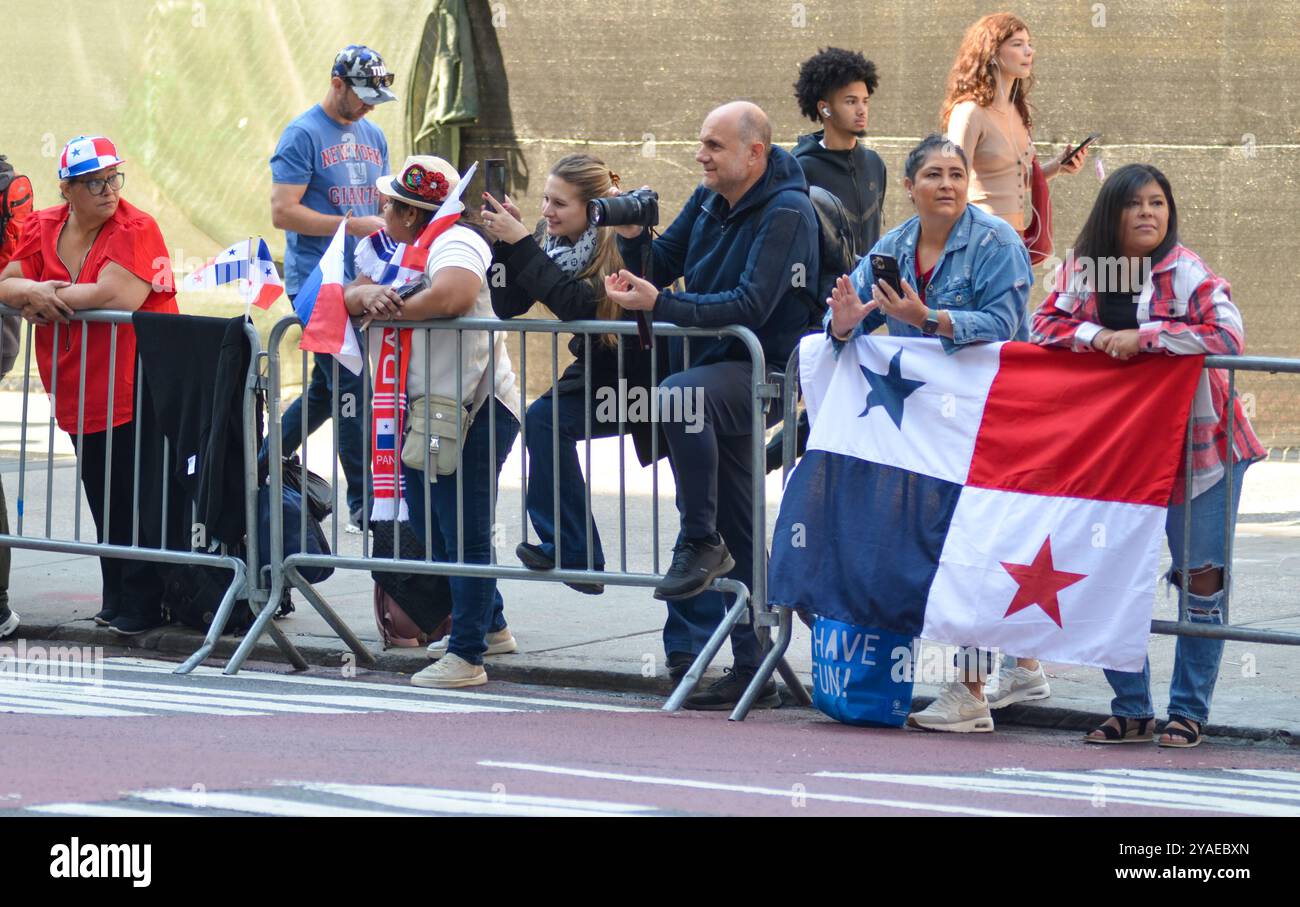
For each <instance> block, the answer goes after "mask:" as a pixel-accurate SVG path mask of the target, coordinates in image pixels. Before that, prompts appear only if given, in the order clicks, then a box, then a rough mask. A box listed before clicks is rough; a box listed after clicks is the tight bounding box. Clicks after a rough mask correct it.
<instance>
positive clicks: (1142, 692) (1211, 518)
mask: <svg viewBox="0 0 1300 907" xmlns="http://www.w3.org/2000/svg"><path fill="white" fill-rule="evenodd" d="M1249 465H1250V464H1249V463H1247V462H1241V461H1238V462H1236V463H1234V464H1233V466H1232V473H1233V479H1232V482H1233V485H1232V501H1231V509H1230V510H1229V501H1228V483H1227V480H1226V476H1225V478H1224V479H1221V480H1220V481H1219V483H1218V484H1217V485H1215V486H1214V487H1212V488H1209V489H1207V490H1206V491H1204V492H1202V493H1201V494H1200V495H1199V496H1198V497H1195V498H1193V499H1192V502H1191V508H1192V536H1191V550H1190V551H1189V552H1184V551H1183V514H1184V510H1185V508H1186V507H1187V505H1186V504H1178V505H1172V504H1171V505H1170V507H1169V515H1168V517H1167V518H1166V520H1165V537H1166V538H1167V539H1168V540H1169V555H1170V558H1171V559H1172V561H1173V565H1172V567H1171V569H1170V571H1169V573H1168V574H1167V575H1166V579H1168V580H1169V582H1170V583H1171V584H1174V583H1176V582H1177V578H1176V576H1175V573H1176V571H1180V570H1182V569H1184V568H1185V567H1190V569H1191V570H1192V571H1193V572H1195V571H1196V570H1197V569H1199V568H1202V567H1220V568H1222V567H1223V565H1224V564H1223V562H1224V559H1225V555H1226V552H1225V551H1224V547H1223V521H1224V517H1225V513H1226V514H1227V515H1229V516H1230V517H1231V519H1232V525H1233V528H1234V530H1235V528H1236V525H1237V505H1238V503H1239V502H1240V500H1241V480H1242V478H1243V477H1244V476H1245V474H1246V467H1247V466H1249ZM1180 481H1181V478H1180ZM1175 591H1176V586H1175ZM1222 604H1223V589H1222V588H1220V589H1219V591H1218V592H1216V593H1214V594H1213V595H1210V596H1204V595H1193V594H1192V593H1191V592H1190V591H1189V592H1188V593H1187V620H1188V621H1190V622H1192V623H1197V624H1222V623H1223V612H1222V610H1221V606H1222ZM1222 657H1223V640H1221V639H1206V638H1204V637H1198V636H1179V637H1178V642H1177V643H1176V645H1175V648H1174V674H1173V677H1172V678H1171V679H1170V681H1169V717H1170V718H1190V719H1192V720H1193V721H1195V722H1196V723H1197V724H1198V725H1204V724H1205V720H1206V719H1207V718H1209V717H1210V697H1211V696H1213V695H1214V683H1215V681H1216V680H1218V679H1219V660H1220V659H1221V658H1222ZM1106 679H1107V680H1108V681H1110V686H1111V689H1113V690H1114V691H1115V698H1114V699H1113V700H1111V704H1110V711H1111V714H1112V715H1118V716H1119V717H1121V718H1139V719H1140V718H1154V717H1155V708H1154V706H1153V705H1152V703H1151V661H1150V659H1148V660H1147V663H1146V664H1145V665H1144V666H1143V668H1142V670H1141V671H1134V672H1129V671H1106Z"/></svg>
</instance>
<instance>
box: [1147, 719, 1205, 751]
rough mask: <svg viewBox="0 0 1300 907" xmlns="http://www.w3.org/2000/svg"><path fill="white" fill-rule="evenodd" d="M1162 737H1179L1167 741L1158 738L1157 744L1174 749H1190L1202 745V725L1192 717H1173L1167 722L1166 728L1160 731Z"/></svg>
mask: <svg viewBox="0 0 1300 907" xmlns="http://www.w3.org/2000/svg"><path fill="white" fill-rule="evenodd" d="M1160 736H1161V737H1165V736H1169V737H1175V738H1179V739H1177V740H1174V741H1170V742H1168V743H1166V742H1165V741H1164V740H1157V741H1156V745H1157V746H1167V747H1172V748H1174V749H1188V748H1190V747H1193V746H1200V745H1201V725H1200V722H1198V721H1193V720H1192V719H1190V718H1183V717H1181V716H1179V717H1171V718H1170V719H1169V720H1168V721H1166V722H1165V727H1164V730H1162V731H1161V732H1160Z"/></svg>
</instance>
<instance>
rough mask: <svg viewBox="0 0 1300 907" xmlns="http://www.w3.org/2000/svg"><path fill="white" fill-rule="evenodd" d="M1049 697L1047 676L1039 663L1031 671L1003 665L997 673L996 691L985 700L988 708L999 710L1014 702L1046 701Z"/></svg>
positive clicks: (1050, 693)
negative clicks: (987, 702)
mask: <svg viewBox="0 0 1300 907" xmlns="http://www.w3.org/2000/svg"><path fill="white" fill-rule="evenodd" d="M1051 695H1052V688H1051V686H1050V685H1049V684H1048V683H1047V675H1046V674H1045V673H1043V663H1042V662H1041V661H1040V662H1039V663H1038V667H1037V668H1035V669H1034V670H1032V671H1031V670H1029V669H1028V668H1021V667H1007V666H1006V665H1003V666H1002V669H1001V670H1000V671H999V672H998V688H997V690H996V691H995V692H993V693H987V694H986V698H987V699H988V701H989V708H991V709H1001V708H1005V707H1006V706H1009V705H1011V704H1013V703H1016V702H1030V701H1032V700H1035V699H1046V698H1047V697H1048V696H1051Z"/></svg>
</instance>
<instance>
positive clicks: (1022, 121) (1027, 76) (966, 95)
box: [939, 13, 1088, 235]
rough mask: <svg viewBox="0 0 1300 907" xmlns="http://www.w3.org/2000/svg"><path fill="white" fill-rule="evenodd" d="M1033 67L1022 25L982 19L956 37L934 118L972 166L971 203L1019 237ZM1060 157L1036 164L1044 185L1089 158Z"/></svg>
mask: <svg viewBox="0 0 1300 907" xmlns="http://www.w3.org/2000/svg"><path fill="white" fill-rule="evenodd" d="M1033 66H1034V48H1033V45H1031V44H1030V43H1029V28H1028V26H1026V25H1025V23H1024V22H1023V21H1022V20H1021V19H1020V18H1019V17H1017V16H1014V15H1012V14H1011V13H994V14H993V15H989V16H985V17H984V18H982V19H980V20H979V21H978V22H976V23H975V24H974V25H972V26H971V27H970V28H968V29H967V30H966V35H965V37H963V38H962V41H961V47H959V48H958V49H957V59H956V61H955V62H954V63H953V65H952V70H951V71H950V72H949V73H948V87H947V95H946V96H945V97H944V101H943V111H942V113H941V114H940V117H939V127H940V128H941V129H943V130H944V131H946V132H947V135H948V138H949V139H951V140H952V141H953V142H954V143H955V144H957V145H960V146H961V147H962V150H964V151H965V152H966V158H967V160H969V161H970V189H969V193H968V200H969V201H970V203H971V204H972V205H975V206H976V207H977V208H981V209H982V210H984V211H987V212H988V213H989V214H994V215H997V216H998V217H1000V218H1002V219H1003V220H1005V221H1007V222H1008V223H1010V224H1011V226H1013V227H1015V228H1016V230H1017V231H1018V232H1019V233H1021V234H1022V235H1023V234H1024V232H1025V228H1026V227H1027V226H1029V222H1030V220H1031V217H1030V215H1031V212H1032V210H1033V207H1032V197H1031V194H1030V176H1031V173H1032V170H1033V163H1034V142H1033V135H1032V130H1033V117H1032V114H1031V113H1030V106H1029V90H1030V89H1031V88H1032V87H1033V85H1034V75H1033ZM1066 150H1067V151H1068V150H1069V149H1066ZM1064 155H1065V152H1062V153H1061V155H1060V156H1058V157H1055V158H1053V159H1052V160H1050V161H1046V162H1045V163H1043V164H1041V166H1042V169H1043V175H1044V176H1045V177H1047V178H1048V179H1049V180H1050V179H1052V178H1053V177H1055V176H1057V175H1058V174H1059V173H1060V172H1061V171H1062V170H1064V171H1065V172H1066V173H1078V172H1079V168H1080V167H1082V166H1083V161H1084V158H1086V157H1087V155H1088V152H1087V150H1086V149H1085V150H1084V151H1081V152H1079V153H1078V154H1075V155H1073V156H1072V157H1071V158H1070V159H1069V160H1066V159H1065V158H1064Z"/></svg>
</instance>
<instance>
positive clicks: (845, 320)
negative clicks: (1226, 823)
mask: <svg viewBox="0 0 1300 907" xmlns="http://www.w3.org/2000/svg"><path fill="white" fill-rule="evenodd" d="M905 172H906V178H905V179H904V180H903V188H905V189H906V190H907V194H908V197H909V198H910V199H911V200H912V203H913V204H914V205H915V206H916V216H915V217H913V218H911V219H910V220H908V221H906V222H904V223H902V224H900V225H899V226H897V227H895V228H894V229H893V230H890V231H889V232H888V233H886V234H885V235H884V236H882V237H881V238H880V241H879V242H877V243H876V245H875V246H873V247H872V249H871V252H870V253H868V254H867V256H866V257H865V258H863V259H862V262H861V264H859V265H858V267H857V269H856V270H855V271H854V272H853V274H852V275H851V276H846V277H841V278H840V279H839V281H838V282H837V283H836V286H835V289H834V291H832V293H831V299H830V300H829V303H830V311H829V312H827V313H826V319H825V325H826V330H827V333H829V334H830V336H831V339H832V340H833V341H834V347H835V352H836V353H837V354H838V352H839V349H840V347H841V346H842V345H843V343H845V342H848V341H849V340H852V339H853V338H855V337H857V336H859V335H861V334H864V333H869V332H871V331H874V330H875V329H876V328H878V327H880V326H881V325H882V324H884V325H888V327H889V333H890V335H891V336H894V337H938V338H939V341H940V342H941V343H942V344H943V348H944V349H945V350H946V351H947V352H948V353H954V352H956V351H957V349H958V348H959V347H961V346H963V345H965V344H968V343H991V342H995V341H999V340H1025V339H1026V338H1027V336H1028V333H1027V331H1026V328H1025V314H1026V309H1027V306H1028V304H1029V288H1030V287H1031V286H1032V285H1033V282H1034V277H1033V272H1032V271H1031V270H1030V267H1029V253H1028V252H1027V251H1026V250H1025V245H1024V243H1023V242H1021V239H1020V236H1019V234H1017V233H1016V231H1015V229H1014V228H1012V227H1011V225H1010V224H1008V223H1007V222H1006V221H1005V220H1003V219H1002V218H1000V217H995V216H994V215H992V214H988V213H986V212H984V211H981V210H980V209H979V208H976V207H975V206H974V205H970V204H967V202H966V191H967V182H968V179H969V175H970V174H969V168H968V167H967V164H966V155H965V153H964V152H963V151H962V149H961V148H960V147H959V146H957V145H954V144H953V143H952V142H950V141H948V140H947V139H945V138H944V137H943V136H941V135H931V136H928V137H927V138H925V139H924V140H923V141H922V142H921V144H919V145H917V146H916V147H915V148H914V149H912V151H911V153H910V154H908V156H907V163H906V166H905ZM875 255H889V256H892V257H893V258H894V259H895V260H896V261H897V262H898V273H899V275H900V276H901V278H902V284H903V295H902V296H901V297H900V296H899V295H898V294H896V293H895V292H894V291H893V290H892V289H891V288H890V287H888V286H887V285H886V284H885V283H884V282H883V281H877V280H876V279H875V275H874V274H873V273H872V268H871V259H872V257H873V256H875ZM863 299H868V300H869V301H868V302H865V303H864V302H862V300H863ZM990 660H991V656H990V653H987V652H983V651H981V650H975V649H965V650H963V651H962V654H961V655H960V656H959V662H965V664H966V666H967V667H966V669H965V672H964V676H965V677H967V678H968V679H966V680H963V681H961V682H956V683H951V684H949V685H948V686H947V687H946V688H945V689H944V691H943V692H942V693H941V694H940V695H939V697H938V698H937V699H936V700H935V701H934V703H933V704H931V705H930V706H929V707H928V708H926V709H924V710H923V711H920V712H916V713H914V714H913V715H911V716H909V718H908V724H909V725H911V726H913V727H922V728H926V729H928V730H936V731H957V732H971V731H991V730H993V717H992V715H991V713H990V709H991V708H993V707H996V706H1001V705H1008V704H1010V703H1011V702H1019V701H1022V700H1025V699H1044V698H1046V697H1047V696H1048V695H1049V689H1048V685H1047V678H1046V677H1045V676H1044V675H1043V669H1042V666H1041V665H1040V664H1039V663H1038V661H1037V660H1035V659H1032V658H1023V659H1018V660H1017V665H1016V667H1015V668H1008V669H1006V670H1004V672H1003V673H1004V678H1003V681H1002V683H1001V684H1000V686H999V699H998V700H997V701H996V702H992V703H991V702H990V701H989V700H987V699H985V697H984V684H983V678H984V677H985V676H987V674H988V673H990V672H991V670H992V666H991V664H989V662H990ZM976 662H978V665H977V664H976ZM972 678H973V679H972Z"/></svg>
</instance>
